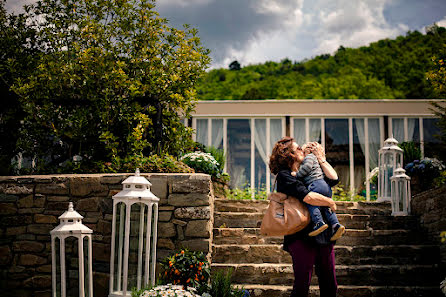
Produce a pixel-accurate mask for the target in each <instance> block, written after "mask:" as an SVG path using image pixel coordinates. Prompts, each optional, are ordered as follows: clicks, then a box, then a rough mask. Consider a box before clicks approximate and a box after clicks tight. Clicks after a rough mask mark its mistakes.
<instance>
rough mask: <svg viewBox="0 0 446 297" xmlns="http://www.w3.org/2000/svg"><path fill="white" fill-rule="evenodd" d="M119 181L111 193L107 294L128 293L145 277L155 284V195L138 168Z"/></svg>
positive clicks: (143, 283) (111, 296)
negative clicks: (117, 189) (111, 220)
mask: <svg viewBox="0 0 446 297" xmlns="http://www.w3.org/2000/svg"><path fill="white" fill-rule="evenodd" d="M122 184H123V189H122V191H120V192H119V193H118V194H116V195H114V196H113V223H112V242H111V255H110V293H109V297H117V296H131V290H132V289H133V288H137V289H141V288H144V287H146V286H147V285H148V284H149V280H150V284H151V285H155V265H156V241H157V222H158V202H159V198H157V197H156V196H155V195H154V194H152V192H151V191H150V186H151V185H152V184H151V183H150V182H149V181H148V180H147V179H146V178H144V177H142V176H140V174H139V169H136V172H135V175H134V176H130V177H128V178H127V179H126V180H124V181H123V182H122Z"/></svg>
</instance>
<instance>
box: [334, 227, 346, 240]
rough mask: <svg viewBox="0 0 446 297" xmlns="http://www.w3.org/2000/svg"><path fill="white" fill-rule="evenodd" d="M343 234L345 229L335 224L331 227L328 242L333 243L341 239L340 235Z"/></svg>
mask: <svg viewBox="0 0 446 297" xmlns="http://www.w3.org/2000/svg"><path fill="white" fill-rule="evenodd" d="M344 233H345V227H344V226H342V225H341V224H339V223H338V224H336V225H334V226H333V236H332V237H331V238H330V241H335V240H338V239H339V238H341V236H342V235H344Z"/></svg>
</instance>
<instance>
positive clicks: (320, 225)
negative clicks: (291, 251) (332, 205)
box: [308, 221, 328, 236]
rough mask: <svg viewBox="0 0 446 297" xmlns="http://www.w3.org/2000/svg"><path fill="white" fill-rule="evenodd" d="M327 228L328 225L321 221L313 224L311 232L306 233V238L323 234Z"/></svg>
mask: <svg viewBox="0 0 446 297" xmlns="http://www.w3.org/2000/svg"><path fill="white" fill-rule="evenodd" d="M327 228H328V225H327V224H325V223H324V222H323V221H320V222H317V223H316V224H314V227H313V231H311V232H310V233H308V236H316V235H319V234H321V233H322V232H324V231H325V230H326V229H327Z"/></svg>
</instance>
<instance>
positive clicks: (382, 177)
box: [377, 137, 403, 202]
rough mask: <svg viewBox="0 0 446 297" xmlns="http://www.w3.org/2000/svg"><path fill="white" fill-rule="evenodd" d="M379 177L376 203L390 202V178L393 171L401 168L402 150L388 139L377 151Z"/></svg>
mask: <svg viewBox="0 0 446 297" xmlns="http://www.w3.org/2000/svg"><path fill="white" fill-rule="evenodd" d="M378 164H379V165H378V167H379V175H378V199H377V201H378V202H382V201H390V200H391V190H390V178H391V177H392V176H393V174H394V171H395V169H397V168H399V167H402V166H403V150H402V149H401V148H400V147H399V146H398V141H397V140H396V139H395V138H393V137H390V138H388V139H387V140H386V141H384V146H383V147H382V148H381V149H380V150H379V160H378Z"/></svg>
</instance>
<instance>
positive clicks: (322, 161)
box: [309, 142, 338, 180]
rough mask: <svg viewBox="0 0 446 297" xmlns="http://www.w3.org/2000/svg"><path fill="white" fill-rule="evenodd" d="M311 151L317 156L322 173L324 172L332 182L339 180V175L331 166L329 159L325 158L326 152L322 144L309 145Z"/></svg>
mask: <svg viewBox="0 0 446 297" xmlns="http://www.w3.org/2000/svg"><path fill="white" fill-rule="evenodd" d="M309 147H310V150H311V152H312V153H313V155H315V156H316V158H317V160H318V162H319V165H320V166H321V168H322V171H323V172H324V174H325V176H326V177H327V178H329V179H332V180H337V179H338V174H337V173H336V171H335V170H334V169H333V167H332V166H331V165H330V163H328V162H327V159H326V158H325V150H324V148H323V147H322V145H321V144H319V143H317V142H311V143H310V144H309Z"/></svg>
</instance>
